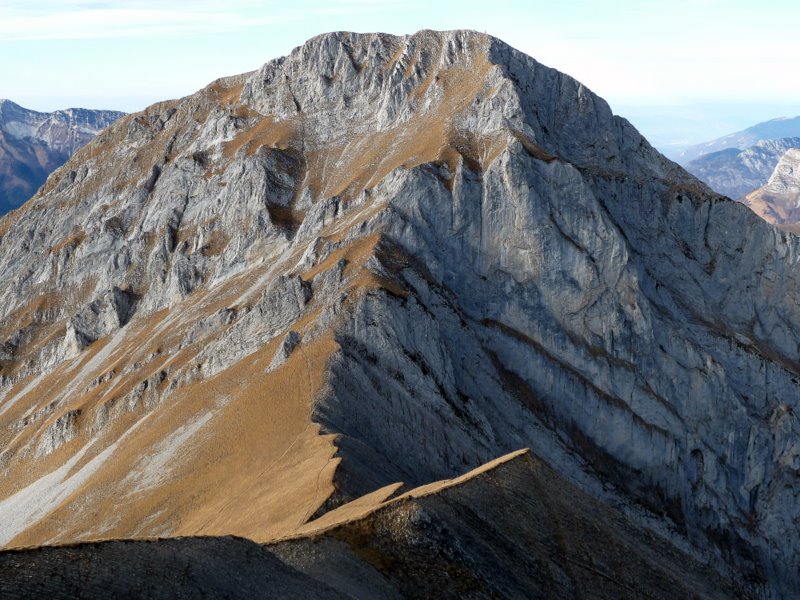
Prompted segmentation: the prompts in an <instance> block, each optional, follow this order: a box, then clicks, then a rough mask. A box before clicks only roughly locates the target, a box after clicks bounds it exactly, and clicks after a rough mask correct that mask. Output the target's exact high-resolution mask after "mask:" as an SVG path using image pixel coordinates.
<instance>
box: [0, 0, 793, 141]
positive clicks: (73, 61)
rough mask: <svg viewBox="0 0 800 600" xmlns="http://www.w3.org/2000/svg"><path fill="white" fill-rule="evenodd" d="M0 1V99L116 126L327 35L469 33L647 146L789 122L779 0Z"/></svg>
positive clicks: (788, 69)
mask: <svg viewBox="0 0 800 600" xmlns="http://www.w3.org/2000/svg"><path fill="white" fill-rule="evenodd" d="M487 6H488V5H487V4H486V3H477V2H475V3H465V2H463V1H462V2H452V1H449V0H447V1H441V2H436V3H433V2H423V1H421V0H328V1H322V0H299V1H297V2H295V3H293V4H291V5H287V3H285V2H280V1H267V2H258V1H256V0H228V1H227V2H224V3H222V2H212V1H209V0H191V1H189V0H172V1H170V2H156V1H153V0H141V1H134V0H118V1H115V2H107V1H102V0H59V1H56V0H42V1H35V2H24V1H20V0H0V61H1V62H2V64H3V65H4V69H3V71H4V72H3V77H2V78H0V98H8V99H10V100H13V101H15V102H17V103H19V104H21V105H23V106H25V107H26V108H31V109H34V110H42V111H51V110H56V109H59V108H67V107H73V106H82V107H87V108H108V109H117V110H124V111H127V112H132V111H137V110H141V109H142V108H144V107H145V106H147V105H149V104H151V103H153V102H156V101H159V100H163V99H167V98H173V97H180V96H184V95H187V94H190V93H192V92H194V91H196V90H197V89H199V88H201V87H203V86H205V85H206V84H208V83H209V82H211V81H213V80H214V79H216V78H218V77H221V76H225V75H233V74H236V73H240V72H244V71H249V70H252V69H256V68H258V67H259V66H261V65H262V64H263V63H264V62H266V61H268V60H270V59H272V58H275V57H277V56H281V55H284V54H287V53H288V52H289V51H291V49H292V48H293V47H295V46H297V45H300V44H301V43H303V42H304V41H305V40H306V39H308V38H310V37H313V36H314V35H317V34H319V33H323V32H326V31H334V30H353V31H386V32H389V33H395V34H405V33H412V32H414V31H417V30H419V29H426V28H427V29H463V28H465V29H475V30H478V31H485V32H487V33H490V34H492V35H494V36H496V37H499V38H501V39H503V40H504V41H506V42H508V43H509V44H511V45H512V46H514V47H516V48H519V49H520V50H522V51H524V52H526V53H528V54H530V55H531V56H533V57H534V58H536V59H537V60H538V61H540V62H542V63H544V64H546V65H548V66H552V67H555V68H557V69H559V70H561V71H563V72H565V73H568V74H570V75H572V76H573V77H575V78H577V79H578V80H580V81H581V82H583V83H584V84H586V85H587V86H589V87H590V88H591V89H592V90H593V91H595V92H596V93H598V94H599V95H601V96H602V97H603V98H605V99H606V100H608V101H609V103H610V104H611V106H612V108H613V109H614V111H615V112H616V113H617V114H621V115H623V116H626V117H628V118H629V119H630V120H631V121H632V122H633V123H634V125H636V126H637V127H639V128H640V129H641V130H642V132H643V133H644V134H645V135H646V136H647V137H648V138H649V139H650V140H651V141H652V142H653V143H654V144H655V145H657V146H659V147H660V148H662V149H666V148H668V147H670V146H677V145H680V144H684V145H685V144H689V143H696V142H700V141H704V140H707V139H711V138H714V137H717V136H720V135H723V134H726V133H729V132H732V131H735V130H738V129H742V128H744V127H747V126H749V125H752V124H754V123H756V122H758V121H763V120H767V119H770V118H775V117H780V116H794V115H797V114H800V79H798V78H797V77H787V74H793V73H796V72H798V62H800V58H798V57H800V52H797V51H796V50H797V49H800V48H798V47H799V46H800V42H797V41H796V40H797V37H796V22H797V20H798V19H797V18H798V17H800V5H797V4H796V3H795V2H792V1H790V0H764V1H762V2H753V1H745V0H675V1H673V2H670V3H664V2H660V1H654V0H565V1H563V2H559V3H554V2H549V1H548V2H545V1H541V0H528V1H525V0H495V1H494V2H492V3H491V5H490V6H491V8H487Z"/></svg>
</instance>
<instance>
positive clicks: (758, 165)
mask: <svg viewBox="0 0 800 600" xmlns="http://www.w3.org/2000/svg"><path fill="white" fill-rule="evenodd" d="M790 148H800V137H792V138H781V139H777V140H762V141H760V142H758V143H756V144H755V145H754V146H750V147H749V148H745V149H744V150H739V148H728V149H726V150H720V151H718V152H711V153H709V154H704V155H703V156H701V157H699V158H696V159H694V160H691V161H689V162H688V163H686V170H687V171H689V172H690V173H691V174H692V175H694V176H696V177H697V178H699V179H700V180H702V181H704V182H705V183H707V184H708V185H709V186H711V188H712V189H714V190H715V191H716V192H719V193H720V194H724V195H725V196H728V197H729V198H733V199H734V200H739V199H740V198H742V197H743V196H745V195H746V194H749V193H750V192H752V191H754V190H756V189H758V188H760V187H762V186H764V185H766V184H767V182H768V181H769V178H770V176H771V175H772V172H773V171H774V170H775V167H776V166H777V165H778V162H779V161H780V159H781V157H782V156H783V155H784V153H785V152H786V151H787V150H789V149H790Z"/></svg>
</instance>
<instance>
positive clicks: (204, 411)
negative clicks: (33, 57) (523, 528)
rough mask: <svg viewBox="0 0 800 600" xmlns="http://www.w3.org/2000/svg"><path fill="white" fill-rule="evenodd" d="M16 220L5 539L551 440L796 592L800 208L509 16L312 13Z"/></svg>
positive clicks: (410, 477)
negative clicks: (620, 100)
mask: <svg viewBox="0 0 800 600" xmlns="http://www.w3.org/2000/svg"><path fill="white" fill-rule="evenodd" d="M0 236H1V237H0V284H2V285H0V314H2V320H0V333H2V339H3V341H4V344H3V346H2V355H1V356H0V359H2V363H0V365H2V377H3V378H2V380H1V381H2V387H0V425H1V426H2V429H0V444H2V448H3V450H2V454H0V467H1V468H2V469H3V473H4V477H3V479H2V480H0V498H3V499H2V500H0V517H2V518H0V542H2V543H3V544H6V545H7V546H19V545H38V544H44V543H54V542H66V541H75V540H92V539H101V538H113V537H124V538H136V537H151V536H179V535H227V534H235V535H240V536H244V537H248V538H250V539H253V540H256V541H270V540H275V539H278V538H281V537H284V536H289V535H295V534H297V533H298V532H299V531H301V529H302V528H303V527H305V526H307V525H308V524H309V523H311V522H313V521H314V519H316V518H318V517H320V516H321V515H322V516H324V514H325V513H326V512H327V511H329V510H331V509H332V508H335V507H337V506H339V505H342V504H343V503H346V502H347V501H351V500H356V499H358V498H360V497H362V496H363V495H364V494H369V493H372V492H375V491H376V490H378V489H386V488H385V486H388V485H390V484H393V483H395V482H398V481H402V482H405V483H406V484H407V485H409V486H415V485H421V484H425V483H428V482H431V481H434V480H439V479H444V478H449V477H453V476H454V475H456V474H460V473H462V472H464V471H466V470H468V469H470V468H474V467H478V466H479V465H481V464H484V463H486V462H488V461H490V460H492V459H494V458H496V457H498V456H500V455H502V454H505V453H507V452H511V451H513V450H518V449H520V448H523V447H530V448H531V450H532V452H533V453H534V454H535V455H536V456H537V457H539V459H541V460H543V461H545V462H546V463H547V464H549V465H551V466H552V467H553V468H554V469H555V471H556V472H558V473H559V476H560V477H563V478H565V479H566V480H567V481H569V482H570V485H575V486H577V487H578V488H580V489H581V490H583V491H584V492H586V493H588V494H591V495H593V496H594V497H595V498H597V499H599V500H601V501H602V502H604V503H607V504H610V505H613V506H614V507H616V508H617V509H619V510H621V511H622V512H623V513H624V514H626V515H627V518H630V519H633V520H635V521H636V522H637V523H639V524H640V525H642V526H645V527H651V528H655V530H657V531H658V533H659V535H661V536H663V537H664V538H665V539H666V540H668V541H669V543H671V544H674V545H675V546H676V547H680V548H682V549H683V550H685V551H686V552H688V553H690V554H692V555H693V556H694V557H695V559H697V560H699V561H700V562H704V563H708V564H710V565H712V567H713V569H715V570H717V571H718V572H719V573H720V574H722V575H724V576H725V577H730V578H732V579H733V580H735V581H736V582H737V584H736V585H738V586H739V589H740V590H742V593H752V594H760V595H765V596H774V597H779V596H785V597H790V596H791V595H792V594H795V593H797V592H798V590H799V589H800V587H799V586H800V582H799V581H798V572H800V571H799V569H800V564H799V563H798V549H800V532H799V531H798V522H797V518H798V517H797V514H798V513H797V509H796V497H797V494H798V491H800V478H798V472H799V471H800V424H799V423H798V420H797V417H796V416H795V415H796V412H797V410H798V408H799V407H798V396H799V394H798V389H799V388H798V384H799V382H800V365H799V364H798V362H797V354H798V342H800V309H799V308H798V307H799V306H800V302H798V300H800V289H799V287H798V284H799V283H800V279H799V278H798V275H797V272H798V270H797V265H796V262H797V259H798V242H797V239H796V238H795V237H794V236H793V235H791V234H788V233H785V232H781V231H778V230H776V229H774V228H773V227H772V226H770V225H769V224H767V223H765V222H764V221H763V220H762V219H760V218H759V217H758V216H756V215H755V214H753V213H752V211H750V210H748V209H747V208H746V207H745V206H742V205H741V204H738V203H736V202H732V201H730V200H728V199H726V198H724V197H722V196H720V195H718V194H716V193H714V192H712V191H711V190H710V189H709V188H707V187H706V186H705V185H704V184H702V183H700V182H699V181H698V180H697V179H695V178H694V177H693V176H691V175H690V174H688V173H686V172H685V171H683V170H682V169H680V168H679V167H678V166H677V165H675V164H674V163H672V162H670V161H668V160H667V159H665V158H664V157H662V156H661V155H660V154H658V152H656V151H655V150H654V149H653V148H652V147H651V146H650V145H649V144H648V143H647V141H646V140H645V139H644V138H642V137H641V136H640V135H639V134H638V132H636V130H635V129H634V128H633V127H632V126H631V125H630V124H629V123H628V122H627V121H625V120H624V119H621V118H619V117H615V116H614V115H612V113H611V111H610V109H609V107H608V105H607V104H606V103H605V102H604V101H603V100H602V99H600V98H598V97H597V96H595V95H594V94H593V93H592V92H591V91H589V90H588V89H587V88H585V87H584V86H583V85H581V84H580V83H579V82H577V81H575V80H573V79H571V78H570V77H568V76H566V75H563V74H561V73H559V72H557V71H554V70H552V69H549V68H547V67H544V66H542V65H540V64H539V63H537V62H536V61H535V60H534V59H532V58H530V57H528V56H526V55H524V54H522V53H520V52H518V51H516V50H514V49H513V48H510V47H509V46H507V45H506V44H504V43H502V42H500V41H499V40H496V39H494V38H492V37H489V36H486V35H481V34H478V33H474V32H465V31H457V32H445V33H439V32H430V31H423V32H420V33H418V34H415V35H413V36H408V37H395V36H389V35H383V34H369V35H366V34H363V35H362V34H350V33H335V34H327V35H323V36H320V37H317V38H314V39H312V40H310V41H309V42H307V43H306V44H305V45H303V46H301V47H299V48H297V49H295V50H294V51H293V52H292V53H291V54H290V55H289V56H287V57H284V58H280V59H277V60H274V61H271V62H269V63H267V64H266V65H264V67H262V68H261V69H259V70H258V71H255V72H253V73H248V74H244V75H239V76H235V77H230V78H226V79H220V80H218V81H216V82H214V83H213V84H211V85H210V86H208V87H207V88H205V89H203V90H201V91H200V92H198V93H197V94H195V95H193V96H190V97H187V98H184V99H181V100H177V101H171V102H165V103H161V104H157V105H154V106H152V107H150V108H149V109H147V110H146V111H144V112H142V113H138V114H135V115H129V116H126V117H124V118H122V119H121V120H120V121H118V122H117V123H115V124H114V125H113V126H111V127H110V128H108V129H106V130H105V131H104V132H102V133H101V134H100V135H99V136H98V137H97V139H96V140H95V141H93V142H92V143H90V144H89V145H88V146H86V147H85V148H83V149H82V150H80V151H79V152H78V153H76V155H75V156H73V158H72V159H71V160H70V161H69V162H68V163H67V164H66V165H65V166H64V167H62V168H61V169H59V170H58V171H57V172H56V173H54V174H53V175H52V176H51V177H50V178H49V179H48V181H47V183H46V185H45V186H44V187H43V188H42V189H41V190H40V191H39V193H38V194H37V195H36V196H35V197H34V198H33V199H32V200H31V201H30V202H28V203H27V204H26V205H25V207H24V208H23V209H22V210H19V211H16V212H14V213H12V214H11V215H9V216H8V217H6V218H5V219H4V220H2V221H0ZM389 494H390V492H386V493H385V494H380V493H379V494H377V496H369V497H368V499H366V500H364V502H366V503H369V502H382V501H384V500H385V499H386V497H387V496H388V495H389Z"/></svg>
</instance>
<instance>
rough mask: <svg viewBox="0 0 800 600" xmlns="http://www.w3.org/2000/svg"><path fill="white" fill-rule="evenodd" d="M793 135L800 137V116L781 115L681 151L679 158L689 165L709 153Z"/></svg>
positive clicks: (682, 162)
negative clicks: (788, 116) (787, 116)
mask: <svg viewBox="0 0 800 600" xmlns="http://www.w3.org/2000/svg"><path fill="white" fill-rule="evenodd" d="M792 137H800V116H798V117H792V118H786V117H781V118H779V119H772V120H770V121H764V122H763V123H758V124H757V125H753V126H752V127H748V128H747V129H745V130H743V131H738V132H736V133H731V134H729V135H726V136H723V137H721V138H717V139H716V140H712V141H710V142H704V143H702V144H697V145H696V146H691V147H690V148H687V149H686V150H684V151H683V152H681V153H680V155H679V156H678V159H679V161H680V163H681V164H682V165H687V166H688V164H689V163H690V162H691V161H693V160H695V159H697V158H699V157H701V156H705V155H707V154H714V153H715V152H720V151H722V150H730V149H733V148H750V147H751V146H755V145H756V144H758V142H762V141H767V140H780V139H784V138H792Z"/></svg>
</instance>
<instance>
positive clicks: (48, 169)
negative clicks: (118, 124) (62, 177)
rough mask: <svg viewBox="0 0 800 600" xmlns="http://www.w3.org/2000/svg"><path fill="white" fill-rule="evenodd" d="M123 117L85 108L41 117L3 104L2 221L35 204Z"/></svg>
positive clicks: (0, 122) (0, 107)
mask: <svg viewBox="0 0 800 600" xmlns="http://www.w3.org/2000/svg"><path fill="white" fill-rule="evenodd" d="M123 114H124V113H121V112H117V111H113V110H86V109H84V108H70V109H67V110H58V111H55V112H52V113H40V112H35V111H32V110H28V109H26V108H22V107H21V106H19V105H17V104H14V103H13V102H11V101H10V100H3V99H0V215H2V214H4V213H6V212H8V211H9V210H11V209H13V208H16V207H18V206H19V205H21V204H22V203H23V202H24V201H25V200H27V199H28V198H30V197H31V196H32V195H33V194H34V192H36V190H37V189H38V188H39V186H40V185H42V184H43V183H44V182H45V179H47V176H48V175H49V174H50V173H52V172H53V171H54V170H55V169H57V168H58V167H60V166H61V165H62V164H64V163H65V162H66V160H67V159H68V158H69V157H70V155H72V153H73V152H75V150H77V149H78V148H80V147H81V146H83V145H85V144H86V143H87V142H89V141H90V140H91V139H92V138H93V137H94V136H95V135H97V133H98V132H99V131H100V130H102V129H104V128H105V127H108V126H109V125H110V124H111V123H113V122H114V121H116V120H117V119H119V118H120V117H122V116H123Z"/></svg>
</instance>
